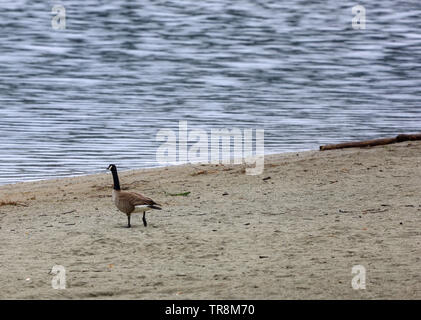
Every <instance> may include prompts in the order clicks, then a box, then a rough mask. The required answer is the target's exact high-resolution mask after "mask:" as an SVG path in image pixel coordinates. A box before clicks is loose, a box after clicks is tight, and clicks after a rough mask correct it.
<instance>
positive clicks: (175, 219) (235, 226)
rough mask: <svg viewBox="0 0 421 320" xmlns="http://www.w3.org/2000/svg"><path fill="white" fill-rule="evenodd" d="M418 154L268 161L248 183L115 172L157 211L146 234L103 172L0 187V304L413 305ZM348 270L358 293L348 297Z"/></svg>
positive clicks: (420, 255) (226, 171)
mask: <svg viewBox="0 0 421 320" xmlns="http://www.w3.org/2000/svg"><path fill="white" fill-rule="evenodd" d="M420 155H421V143H420V142H411V143H408V142H405V143H399V144H393V145H387V146H380V147H374V148H366V149H346V150H332V151H323V152H321V151H308V152H300V153H286V154H279V155H271V156H267V157H265V170H264V173H263V174H262V175H257V176H248V175H246V174H245V173H244V166H241V165H239V166H226V165H225V166H224V165H182V166H174V167H166V168H157V169H147V170H134V171H125V172H120V182H121V185H122V187H123V189H125V188H127V189H129V190H133V191H138V192H141V193H143V194H145V195H146V196H149V197H151V198H153V199H154V200H155V201H157V202H159V203H161V204H162V206H163V210H162V211H159V212H153V213H149V212H148V214H147V218H148V223H149V225H148V227H147V228H145V227H144V226H143V224H142V220H141V216H140V215H138V216H133V218H132V228H130V229H128V228H126V223H127V219H126V216H125V215H124V214H123V213H121V212H119V211H118V210H117V209H116V208H115V206H114V205H113V203H112V200H111V190H112V177H111V175H110V174H106V173H104V174H96V175H90V176H83V177H75V178H64V179H56V180H46V181H39V182H27V183H18V184H13V185H4V186H1V187H0V243H1V246H0V256H1V259H0V298H1V299H52V298H54V299H127V298H129V299H421V261H420V259H421V156H420ZM107 165H108V163H104V169H105V168H106V166H107ZM117 165H118V163H117ZM104 171H105V170H104ZM188 192H189V193H188ZM182 193H184V195H180V194H182ZM186 193H188V194H187V195H186ZM176 194H178V195H176ZM54 265H62V266H64V267H65V269H66V280H67V281H66V285H67V288H66V289H64V290H56V289H53V288H52V286H51V280H52V278H53V276H52V275H51V274H49V272H50V270H51V268H52V267H53V266H54ZM355 265H362V266H364V267H365V268H366V289H365V290H354V289H353V288H352V286H351V280H352V278H353V277H354V276H355V275H353V274H352V273H351V270H352V267H353V266H355Z"/></svg>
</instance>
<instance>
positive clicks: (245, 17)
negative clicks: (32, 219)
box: [0, 0, 421, 184]
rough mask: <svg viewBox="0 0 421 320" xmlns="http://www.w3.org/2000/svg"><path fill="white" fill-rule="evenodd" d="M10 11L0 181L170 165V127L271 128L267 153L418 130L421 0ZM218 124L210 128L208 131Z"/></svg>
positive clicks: (242, 0) (2, 27) (20, 2)
mask: <svg viewBox="0 0 421 320" xmlns="http://www.w3.org/2000/svg"><path fill="white" fill-rule="evenodd" d="M56 3H58V2H53V1H34V0H27V1H26V0H14V1H2V3H1V5H0V53H1V54H0V148H1V150H2V152H1V161H0V184H5V183H13V182H18V181H24V180H33V179H45V178H51V177H59V176H69V175H78V174H87V173H95V172H99V171H102V170H103V169H104V168H105V167H106V166H107V165H108V164H109V163H111V162H114V163H117V164H118V165H119V166H120V168H122V169H127V168H141V167H152V166H156V165H157V163H156V160H155V152H156V149H157V147H158V146H159V145H160V144H161V143H160V142H157V141H155V136H156V133H157V132H158V130H159V129H161V128H174V129H176V128H177V127H178V121H179V120H187V121H188V126H189V129H198V128H201V129H205V130H207V131H208V130H209V128H218V127H227V128H232V127H238V128H242V129H243V128H253V129H256V128H264V130H265V151H266V152H267V153H274V152H283V151H292V150H306V149H314V148H318V146H319V145H321V144H326V143H335V142H342V141H348V140H356V139H369V138H376V137H383V136H394V135H396V134H398V133H403V132H418V131H421V130H420V124H421V108H420V97H421V2H420V1H418V0H417V1H399V3H397V2H396V1H387V0H386V1H385V0H383V1H376V2H375V3H373V2H370V4H367V5H366V15H367V24H366V27H367V29H365V30H354V29H353V28H352V26H351V19H352V17H353V14H352V12H351V8H352V6H354V5H355V4H356V3H355V2H354V1H342V2H339V1H333V0H332V1H298V0H295V1H270V0H237V1H229V2H228V1H223V0H212V1H209V0H207V1H193V0H191V1H184V0H182V1H175V0H171V1H151V0H149V1H147V0H144V1H129V0H127V1H123V0H116V1H105V0H104V1H99V0H96V1H94V0H87V1H76V0H66V1H63V2H62V3H63V4H64V5H65V8H66V30H63V31H58V30H54V29H53V28H52V26H51V19H52V17H53V15H52V14H51V9H52V7H53V5H54V4H56ZM208 132H209V131H208Z"/></svg>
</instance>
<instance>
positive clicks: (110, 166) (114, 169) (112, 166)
mask: <svg viewBox="0 0 421 320" xmlns="http://www.w3.org/2000/svg"><path fill="white" fill-rule="evenodd" d="M107 170H110V171H117V167H116V166H115V164H110V165H109V166H108V168H107Z"/></svg>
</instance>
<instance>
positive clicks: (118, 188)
mask: <svg viewBox="0 0 421 320" xmlns="http://www.w3.org/2000/svg"><path fill="white" fill-rule="evenodd" d="M111 172H112V173H113V180H114V190H120V182H119V181H118V174H117V169H114V170H112V171H111Z"/></svg>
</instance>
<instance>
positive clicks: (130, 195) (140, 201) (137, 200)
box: [113, 190, 159, 214]
mask: <svg viewBox="0 0 421 320" xmlns="http://www.w3.org/2000/svg"><path fill="white" fill-rule="evenodd" d="M113 201H114V204H115V206H116V207H117V208H118V210H120V211H121V212H124V213H125V214H131V213H133V212H141V211H147V210H150V209H158V207H156V206H159V204H158V203H156V202H155V201H153V200H152V199H151V198H148V197H145V196H143V195H141V194H140V193H135V192H125V191H119V190H113ZM154 207H156V208H154ZM136 209H137V210H136ZM158 210H159V209H158Z"/></svg>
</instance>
